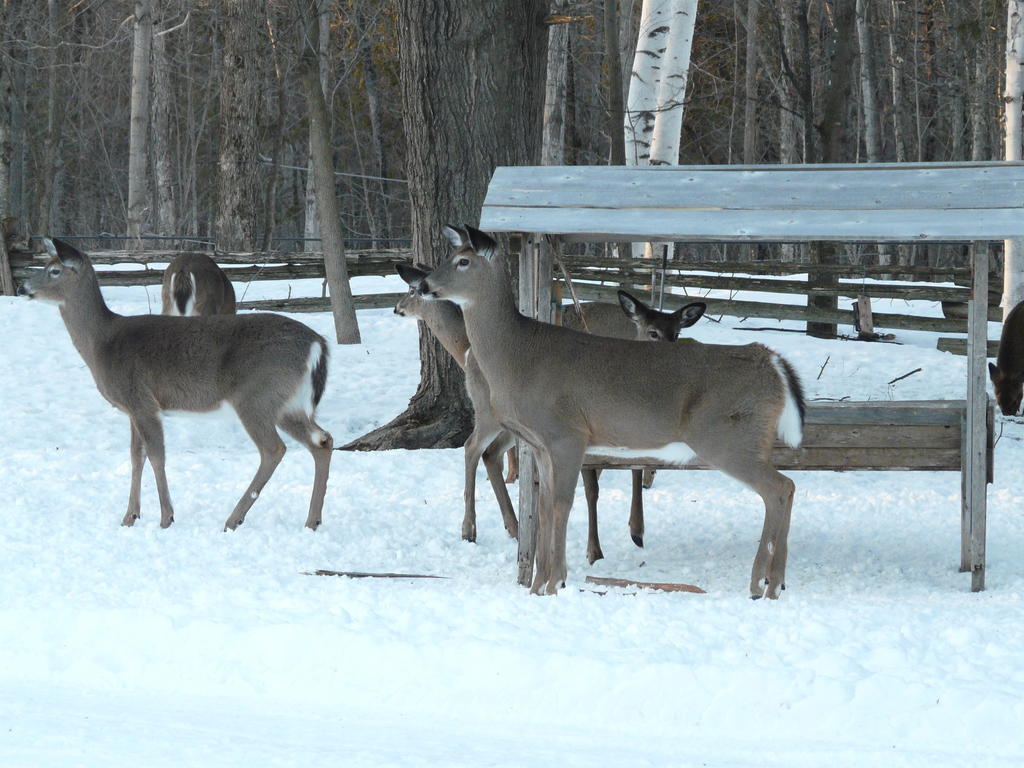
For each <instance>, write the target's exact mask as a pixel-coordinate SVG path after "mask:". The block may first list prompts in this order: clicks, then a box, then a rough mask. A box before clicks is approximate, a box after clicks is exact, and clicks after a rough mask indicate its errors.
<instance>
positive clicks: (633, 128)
mask: <svg viewBox="0 0 1024 768" xmlns="http://www.w3.org/2000/svg"><path fill="white" fill-rule="evenodd" d="M696 20H697V0H644V3H643V6H642V7H641V11H640V29H639V33H638V36H637V46H636V54H635V55H634V57H633V71H632V74H631V76H630V81H629V97H628V99H627V104H626V118H625V123H624V125H625V135H626V164H627V165H677V164H678V163H679V135H680V132H681V130H682V125H683V107H684V105H685V98H684V97H685V95H686V81H687V75H688V73H689V69H690V51H691V48H692V45H693V30H694V24H695V23H696ZM641 249H642V250H643V252H644V254H645V255H646V256H647V257H651V256H652V255H653V254H652V247H651V244H650V243H648V244H647V245H646V246H641V245H640V244H638V243H636V244H634V245H633V253H634V256H639V255H640V251H641Z"/></svg>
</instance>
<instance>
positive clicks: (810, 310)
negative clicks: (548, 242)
mask: <svg viewBox="0 0 1024 768" xmlns="http://www.w3.org/2000/svg"><path fill="white" fill-rule="evenodd" d="M617 290H618V289H616V288H611V287H608V286H603V285H592V284H587V283H576V293H577V294H578V295H579V297H580V298H581V299H587V300H588V301H595V300H596V301H615V300H616V298H615V295H616V292H617ZM698 299H699V300H700V301H703V302H704V303H705V304H707V306H708V310H707V314H709V315H727V316H729V317H744V318H746V317H767V318H771V319H773V320H803V321H806V320H821V321H828V322H835V323H839V324H840V325H848V326H850V327H851V328H852V327H853V312H851V311H850V310H847V309H837V310H827V309H820V308H814V307H806V306H802V305H799V304H773V303H770V302H767V301H737V300H732V299H712V298H707V297H704V296H678V295H676V294H666V295H665V310H666V311H671V310H674V309H678V308H679V307H681V306H683V304H688V303H690V302H691V301H696V300H698ZM874 318H875V327H876V328H887V329H890V330H897V331H899V330H903V331H933V332H937V333H964V332H966V330H967V323H966V321H965V320H957V319H949V318H945V317H919V316H917V315H897V314H891V313H888V312H876V313H874Z"/></svg>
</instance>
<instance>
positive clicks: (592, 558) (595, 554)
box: [587, 547, 604, 565]
mask: <svg viewBox="0 0 1024 768" xmlns="http://www.w3.org/2000/svg"><path fill="white" fill-rule="evenodd" d="M598 560H604V552H602V551H601V548H600V547H595V548H594V549H587V562H588V563H590V564H591V565H593V564H594V563H596V562H597V561H598Z"/></svg>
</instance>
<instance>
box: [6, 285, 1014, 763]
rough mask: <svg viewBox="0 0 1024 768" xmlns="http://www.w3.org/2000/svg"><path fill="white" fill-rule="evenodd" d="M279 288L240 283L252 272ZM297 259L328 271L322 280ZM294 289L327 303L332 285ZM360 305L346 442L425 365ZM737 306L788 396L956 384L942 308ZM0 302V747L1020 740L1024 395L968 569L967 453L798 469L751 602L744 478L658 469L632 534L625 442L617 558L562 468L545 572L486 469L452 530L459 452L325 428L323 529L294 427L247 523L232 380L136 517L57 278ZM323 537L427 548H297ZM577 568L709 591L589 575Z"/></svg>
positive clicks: (75, 755)
mask: <svg viewBox="0 0 1024 768" xmlns="http://www.w3.org/2000/svg"><path fill="white" fill-rule="evenodd" d="M355 288H356V290H357V291H358V292H366V291H377V290H401V284H400V283H399V282H398V281H397V279H394V280H392V279H388V278H363V279H360V280H357V281H355ZM287 290H289V288H288V287H287V286H286V285H285V284H282V283H276V284H256V285H254V286H252V287H250V288H249V289H248V292H247V298H250V299H251V298H264V297H272V296H280V295H284V294H285V292H286V291H287ZM291 290H292V295H318V293H319V283H317V282H316V281H304V282H296V283H294V284H293V285H292V286H291ZM105 293H106V295H107V297H108V300H109V301H110V303H111V305H112V306H113V308H114V309H115V310H117V311H120V312H124V313H142V312H147V311H150V309H151V308H152V309H155V308H158V307H159V296H158V292H157V289H156V288H149V289H148V291H147V289H144V288H121V289H109V290H106V291H105ZM239 294H241V291H239ZM900 304H901V305H902V304H903V302H900ZM885 305H886V302H875V307H876V310H877V311H879V312H884V311H899V310H895V309H892V308H889V307H887V306H885ZM901 309H902V306H901ZM920 309H922V311H923V312H929V313H930V312H934V311H936V308H935V307H933V306H925V307H923V308H920ZM297 318H298V319H299V320H301V321H303V322H306V323H308V324H310V325H312V326H313V327H315V328H316V329H317V330H318V331H319V332H321V333H323V334H324V335H327V336H329V335H330V332H331V330H332V321H331V319H330V317H329V316H328V315H326V314H320V315H298V316H297ZM359 321H360V326H361V330H362V334H363V344H362V345H360V346H354V347H339V346H333V345H332V356H331V363H330V376H329V379H328V385H327V392H326V394H325V397H324V400H323V402H322V404H321V407H320V409H319V412H318V421H319V423H321V424H322V425H323V426H324V427H325V428H327V429H329V430H330V431H331V432H332V433H333V435H334V438H335V441H336V443H337V444H341V443H344V442H346V441H348V440H350V439H352V438H354V437H356V436H358V435H360V434H362V433H364V432H366V431H368V430H369V429H371V428H373V427H375V426H378V425H380V424H382V423H385V422H386V421H388V420H389V419H390V418H391V417H392V416H394V415H395V414H397V413H398V412H399V411H400V410H401V409H402V408H403V407H404V405H405V403H406V401H407V400H408V398H409V396H410V395H411V394H412V393H413V392H414V391H415V388H416V384H417V381H418V371H419V361H418V359H417V331H416V325H415V323H413V322H411V321H409V320H405V319H402V318H399V317H396V316H394V315H393V314H392V313H391V312H390V310H374V311H365V312H360V315H359ZM743 325H744V323H743V322H741V321H739V320H736V319H733V318H722V322H721V323H715V322H710V321H701V322H700V323H699V324H698V325H696V326H694V327H693V328H692V329H690V331H692V335H694V336H695V337H696V338H699V339H701V340H704V341H710V342H725V343H746V342H748V341H754V340H756V341H760V342H763V343H766V344H769V345H770V346H772V347H773V348H775V349H777V350H778V351H780V352H781V353H782V354H784V355H785V356H786V357H787V359H789V360H790V361H791V362H792V363H793V365H794V367H795V368H796V370H797V371H798V373H799V374H800V375H801V377H802V379H803V382H804V385H805V387H806V389H807V393H808V396H809V397H832V398H838V397H844V396H849V397H852V398H855V399H912V398H959V397H962V396H963V392H964V386H965V381H966V370H965V361H964V359H963V358H959V357H955V356H952V355H948V354H944V353H940V352H937V351H935V349H934V343H935V336H934V335H931V334H924V333H909V332H908V333H900V334H899V335H898V340H899V341H901V342H904V343H903V344H902V345H895V344H863V343H854V342H827V341H822V340H817V339H810V338H807V337H805V336H803V335H801V334H795V333H785V332H762V333H751V332H746V331H743V330H737V328H742V327H743ZM746 325H747V326H753V327H765V326H767V325H771V323H770V322H768V321H764V320H752V321H748V322H747V323H746ZM784 327H791V328H795V327H797V326H796V325H795V324H786V323H782V324H780V328H784ZM0 329H2V334H3V346H2V349H3V353H4V354H3V362H4V365H2V366H0V392H3V393H4V419H3V425H4V428H3V430H2V431H0V483H2V484H0V487H2V488H3V491H4V492H3V500H2V501H0V553H3V564H4V567H3V568H2V569H0V766H33V767H35V766H39V767H41V768H48V767H49V766H69V765H75V766H116V765H145V766H171V765H174V766H180V765H202V766H252V765H259V766H292V765H303V766H321V765H323V766H328V765H330V766H337V765H345V766H374V767H376V766H388V765H403V766H405V765H414V766H438V765H445V766H480V765H488V766H517V765H523V764H526V763H533V764H539V765H549V764H556V763H557V764H559V765H567V766H576V765H580V766H582V765H586V766H594V765H616V766H618V765H630V766H633V765H637V766H660V765H708V766H746V765H751V764H758V765H765V766H820V765H822V764H825V763H828V764H829V765H830V766H863V765H875V764H878V765H882V764H884V765H886V766H934V765H943V766H968V765H970V766H1004V765H1005V766H1017V765H1020V764H1022V760H1024V735H1022V728H1021V725H1022V724H1024V664H1022V662H1021V659H1022V658H1024V631H1022V628H1024V510H1022V505H1021V503H1020V499H1021V498H1022V496H1024V481H1022V480H1021V479H1020V477H1021V473H1019V472H1017V471H1015V470H1016V468H1017V467H1019V466H1020V465H1021V463H1022V460H1024V449H1022V441H1024V427H1022V425H1021V424H1019V423H1017V422H1014V421H1008V420H1003V419H1002V418H1001V417H1000V419H999V424H998V425H997V429H1002V437H1001V439H1000V441H999V443H998V445H997V447H996V473H995V483H994V485H992V486H991V487H990V490H989V517H988V572H987V586H988V589H987V591H985V592H983V593H980V594H971V593H970V592H969V581H970V580H969V577H968V576H967V575H965V574H960V573H958V572H957V566H958V564H959V541H960V538H959V537H960V529H959V525H960V511H959V504H960V502H959V498H960V497H959V484H960V480H959V477H958V476H957V475H956V473H900V472H873V473H843V474H834V473H812V472H802V473H794V474H793V478H794V480H795V481H796V483H797V493H796V500H795V504H794V517H793V526H792V531H791V533H790V540H789V543H790V557H789V569H788V574H787V579H788V589H787V590H786V592H784V593H783V596H782V599H781V600H779V601H765V600H761V601H757V602H753V601H751V600H749V599H748V598H747V596H746V587H747V580H748V577H749V571H750V566H751V563H752V560H753V556H754V552H755V549H756V546H757V540H758V537H759V536H760V529H761V523H762V511H761V509H760V508H759V502H758V500H757V498H756V497H755V496H754V494H753V493H751V492H749V491H747V490H745V489H743V488H742V487H740V486H738V485H737V484H735V483H733V482H732V481H730V480H728V479H727V478H725V477H723V476H722V475H719V474H717V473H711V472H667V471H666V472H661V473H659V474H658V477H657V480H656V482H655V486H654V488H653V489H652V490H651V491H649V492H647V494H646V499H645V502H646V510H647V519H646V536H645V545H646V548H645V549H642V550H641V549H637V548H636V547H634V546H633V544H632V542H631V541H630V539H629V535H628V530H627V517H628V506H629V474H628V473H626V472H606V473H604V475H602V478H601V483H602V495H601V524H602V533H603V540H602V545H603V549H604V553H605V559H604V560H601V561H599V562H598V563H596V564H595V565H594V566H593V567H591V566H588V565H587V564H586V557H585V554H586V515H585V514H583V512H582V510H584V509H585V504H584V500H583V491H582V484H581V487H580V488H579V489H578V493H577V500H576V507H575V514H574V515H573V518H572V520H571V521H570V540H569V546H568V558H569V560H568V565H569V584H568V586H567V588H566V589H564V590H563V591H562V592H561V593H560V594H559V595H558V596H557V597H533V596H530V595H529V594H527V592H526V590H525V589H522V588H520V587H518V586H517V585H516V584H515V583H514V572H515V557H516V555H515V543H514V542H513V541H511V540H510V539H509V538H508V537H507V536H506V534H505V532H504V530H503V528H502V524H501V518H500V515H499V513H498V510H497V505H496V504H495V502H494V500H493V498H492V496H491V495H490V490H489V488H488V487H487V485H486V483H483V482H478V493H477V496H478V508H479V512H478V543H476V544H468V543H466V542H463V541H461V540H460V538H459V530H460V521H461V518H462V511H463V510H462V453H461V451H453V450H446V451H437V450H435V451H418V452H407V451H392V452H381V453H347V452H339V453H336V454H335V457H334V463H333V466H332V475H331V479H330V483H329V486H328V494H327V503H326V506H325V511H324V523H323V525H322V526H321V528H320V529H319V530H318V531H317V532H315V533H314V532H311V531H308V530H305V529H304V528H303V522H304V520H305V514H306V508H307V505H308V501H309V491H310V486H311V482H312V473H313V467H312V460H311V459H310V457H309V455H308V454H307V453H306V451H305V450H303V449H302V448H301V447H300V446H298V445H297V444H295V443H294V442H293V441H290V440H289V439H288V438H285V440H286V442H287V444H288V445H289V451H288V454H287V455H286V456H285V459H284V461H283V462H282V464H281V466H280V467H279V468H278V470H277V472H276V474H275V475H274V477H273V478H272V479H271V480H270V482H269V483H268V485H267V486H266V488H265V489H264V491H263V493H262V494H261V496H260V498H259V499H258V500H257V501H256V503H255V505H254V506H253V509H252V511H251V512H250V514H249V515H248V517H247V519H246V523H245V525H243V526H242V527H241V528H239V530H237V531H235V532H233V533H224V532H223V531H222V527H223V523H224V520H225V519H226V518H227V516H228V513H229V512H230V510H231V508H232V506H233V505H234V503H235V501H236V500H237V497H238V495H239V494H240V493H242V492H243V490H244V488H245V486H246V484H247V482H248V481H249V479H250V478H251V476H252V473H253V472H254V471H255V469H256V465H257V462H258V460H257V455H256V451H255V449H254V447H253V446H252V444H251V443H250V442H249V440H248V438H247V437H246V436H245V433H244V431H243V430H242V428H241V427H240V426H239V424H238V423H237V420H235V419H234V417H233V416H232V415H231V414H230V413H228V412H220V413H216V414H213V415H205V416H190V415H172V416H168V417H167V418H166V419H165V427H166V432H167V457H168V459H167V463H168V469H167V471H168V478H169V482H170V488H171V495H172V499H173V501H174V504H175V513H176V514H175V523H174V525H173V526H171V528H169V529H167V530H161V529H160V528H159V513H158V505H157V500H156V492H155V488H154V483H153V479H152V473H151V471H150V470H149V469H147V470H146V472H145V475H144V481H143V499H142V519H141V520H139V521H138V522H137V523H136V525H135V527H134V528H122V527H121V526H120V520H121V517H122V515H123V513H124V508H125V504H126V500H127V491H128V483H129V476H130V467H129V460H128V442H129V440H128V438H129V435H128V423H127V419H126V418H125V417H124V415H122V414H120V413H119V412H117V411H115V410H114V409H113V408H111V407H110V406H109V405H108V404H107V403H106V402H105V401H104V400H103V399H102V397H101V396H100V395H99V394H98V393H97V392H96V389H95V387H94V386H93V383H92V380H91V377H90V375H89V372H88V370H87V369H86V368H85V365H84V364H83V363H82V361H81V359H80V358H79V357H78V355H77V353H76V352H75V350H74V348H73V347H72V346H71V343H70V341H69V339H68V336H67V333H66V331H65V329H64V327H63V324H62V322H61V320H60V317H59V314H58V312H57V311H56V309H55V308H54V307H52V306H46V305H43V304H40V303H32V302H28V301H26V300H23V299H15V298H0ZM997 334H998V329H997V327H995V326H993V327H992V328H991V329H990V335H991V336H992V337H993V338H995V337H996V336H997ZM918 367H920V368H922V371H921V372H920V373H917V374H914V375H912V376H909V377H907V378H905V379H902V380H900V381H898V382H896V383H895V384H889V383H888V382H889V381H890V380H892V379H894V378H895V377H897V376H900V375H902V374H904V373H907V372H909V371H911V370H913V369H914V368H918ZM481 473H482V469H481ZM318 568H327V569H335V570H356V571H376V572H382V571H397V572H406V573H424V574H435V575H441V576H446V577H448V578H447V579H444V580H441V579H438V580H416V581H413V580H405V581H401V580H399V581H396V580H370V579H361V580H360V579H347V578H336V577H316V576H309V575H304V572H309V571H313V570H315V569H318ZM588 574H594V575H601V576H619V577H624V578H633V579H640V580H644V581H662V580H665V581H684V582H689V583H695V584H699V585H700V586H702V587H703V588H705V589H706V590H707V591H708V593H707V594H706V595H692V594H666V593H656V592H644V591H641V592H638V593H633V592H632V591H631V590H624V589H610V590H608V591H607V593H606V594H603V595H602V594H598V593H596V592H593V591H590V590H589V589H588V588H587V587H586V585H585V583H584V578H585V577H586V575H588Z"/></svg>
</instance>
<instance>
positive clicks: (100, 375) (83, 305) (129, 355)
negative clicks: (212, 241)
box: [18, 239, 334, 531]
mask: <svg viewBox="0 0 1024 768" xmlns="http://www.w3.org/2000/svg"><path fill="white" fill-rule="evenodd" d="M46 245H47V250H48V251H50V253H51V256H52V258H51V259H50V260H49V261H48V262H47V264H46V266H45V267H44V268H43V269H42V271H41V272H39V273H37V274H36V275H34V276H33V277H31V278H29V279H28V280H26V281H25V282H24V283H22V285H20V286H19V288H18V294H19V295H22V296H27V297H28V298H29V299H37V300H40V301H44V302H48V303H52V304H56V305H58V307H59V309H60V314H61V317H62V318H63V319H64V325H65V326H66V327H67V330H68V333H69V334H70V336H71V341H72V343H73V344H74V346H75V348H76V349H77V350H78V353H79V354H80V355H81V357H82V360H83V361H84V362H85V364H86V366H88V368H89V371H90V372H91V373H92V377H93V380H94V381H95V383H96V388H97V389H98V390H99V392H100V394H101V395H102V396H103V397H104V398H105V399H106V400H107V401H108V402H110V403H111V404H112V405H113V406H114V407H116V408H117V409H118V410H120V411H122V412H124V413H125V414H127V415H128V418H129V421H130V423H131V448H130V456H131V467H132V470H131V486H130V490H129V493H128V509H127V511H126V512H125V514H124V518H123V519H122V521H121V524H122V525H125V526H131V525H134V523H135V521H136V520H138V519H139V518H140V507H141V504H140V484H141V479H142V470H143V467H144V465H145V462H146V459H149V462H150V464H151V465H152V467H153V474H154V476H155V478H156V487H157V493H158V495H159V499H160V527H161V528H167V527H169V526H170V525H171V523H173V522H174V509H173V507H172V505H171V497H170V492H169V491H168V486H167V475H166V472H165V460H164V459H165V456H164V454H165V451H164V433H163V426H162V424H161V414H162V413H163V412H165V411H191V412H208V411H213V410H216V409H218V408H219V407H221V406H222V405H223V404H224V403H227V404H228V405H230V406H231V407H232V408H233V409H234V411H235V413H236V414H237V415H238V418H239V420H240V421H241V422H242V426H243V427H245V430H246V432H247V433H248V435H249V437H250V438H251V439H252V441H253V442H254V443H255V444H256V447H257V449H258V450H259V455H260V463H259V468H258V469H257V470H256V474H255V475H254V476H253V479H252V482H250V483H249V486H248V488H246V490H245V493H243V494H242V497H241V498H240V499H239V500H238V503H237V504H236V505H235V507H234V510H233V511H232V512H231V515H230V516H229V517H228V519H227V522H225V524H224V530H225V531H227V530H234V529H235V528H237V527H238V526H239V525H241V524H242V523H243V522H244V520H245V516H246V513H247V512H248V511H249V509H250V508H251V507H252V505H253V502H255V501H256V499H257V498H258V497H259V495H260V492H261V491H262V490H263V487H264V486H265V485H266V483H267V481H268V480H269V479H270V477H271V475H273V474H274V470H275V469H276V468H277V465H278V464H279V463H280V462H281V459H282V458H283V457H284V454H285V444H284V442H283V441H282V440H281V437H280V435H279V434H278V432H277V430H278V429H280V430H281V431H283V432H284V433H286V434H288V435H290V436H291V437H293V438H294V439H295V440H297V441H298V442H299V443H300V444H302V445H304V446H305V447H306V448H307V449H308V450H309V452H310V453H311V454H312V456H313V465H314V479H313V491H312V495H311V496H310V502H309V514H308V515H307V517H306V527H307V528H310V529H312V530H316V528H317V527H318V526H319V525H320V522H321V516H322V510H323V503H324V494H325V492H326V488H327V478H328V475H329V472H330V464H331V452H332V450H333V448H334V441H333V438H332V437H331V435H330V433H329V432H327V431H326V430H324V429H323V428H322V427H321V426H320V425H318V424H317V423H316V420H315V415H316V408H317V406H318V405H319V403H320V399H321V397H322V396H323V393H324V389H325V387H326V385H327V364H328V354H329V352H328V347H327V342H326V340H325V339H324V338H323V337H322V336H320V334H318V333H316V332H315V331H313V330H312V329H311V328H309V327H307V326H305V325H303V324H302V323H300V322H297V321H295V320H292V319H291V318H288V317H283V316H281V315H274V314H270V313H259V314H246V315H209V316H199V317H170V316H167V315H134V316H123V315H119V314H116V313H115V312H112V311H111V310H110V309H109V308H108V307H107V304H106V302H105V301H104V299H103V294H102V293H101V292H100V286H99V282H98V280H97V278H96V272H95V270H94V269H93V265H92V262H91V261H90V259H89V257H88V256H87V255H86V254H84V253H81V252H80V251H78V250H77V249H75V248H74V247H73V246H71V245H69V244H67V243H65V242H63V241H61V240H57V239H53V240H52V241H47V243H46Z"/></svg>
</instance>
